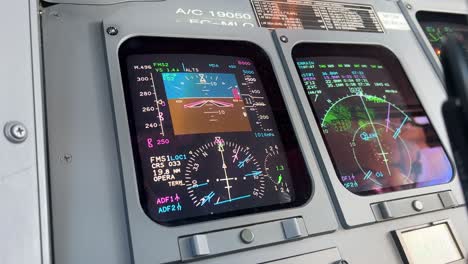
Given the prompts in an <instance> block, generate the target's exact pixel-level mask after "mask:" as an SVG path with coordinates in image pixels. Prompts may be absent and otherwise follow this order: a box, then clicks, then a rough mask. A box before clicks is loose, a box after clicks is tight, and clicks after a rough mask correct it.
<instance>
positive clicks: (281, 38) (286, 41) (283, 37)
mask: <svg viewBox="0 0 468 264" xmlns="http://www.w3.org/2000/svg"><path fill="white" fill-rule="evenodd" d="M280 40H281V41H282V42H284V43H288V41H289V39H288V37H286V36H281V37H280Z"/></svg>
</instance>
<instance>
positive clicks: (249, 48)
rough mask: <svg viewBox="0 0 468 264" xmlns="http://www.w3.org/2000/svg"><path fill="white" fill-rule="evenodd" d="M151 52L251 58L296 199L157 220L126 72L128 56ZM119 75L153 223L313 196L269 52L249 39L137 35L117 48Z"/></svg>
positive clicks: (143, 202)
mask: <svg viewBox="0 0 468 264" xmlns="http://www.w3.org/2000/svg"><path fill="white" fill-rule="evenodd" d="M151 54H153V55H154V54H199V55H201V56H203V55H218V56H232V57H244V58H248V59H250V60H252V61H253V62H254V65H255V67H256V70H257V72H258V75H259V77H260V79H261V81H262V84H263V86H264V87H263V88H264V90H265V92H266V94H267V97H268V99H269V102H270V105H271V109H272V112H273V115H274V118H275V122H276V124H277V127H278V131H279V135H280V141H281V142H282V143H283V145H284V149H285V154H286V157H287V160H288V164H289V167H290V168H291V177H292V181H293V188H294V193H295V199H294V200H293V201H292V202H289V203H284V204H274V205H269V206H262V207H252V208H246V209H240V210H235V211H228V212H223V213H217V214H211V215H203V216H196V217H191V218H183V219H178V220H171V221H158V220H156V219H154V218H152V217H151V216H150V214H149V213H148V209H149V206H148V205H147V202H146V201H147V199H146V198H145V195H146V192H145V190H144V183H143V182H144V179H143V170H142V166H141V158H140V154H139V148H138V142H137V128H136V126H135V120H134V118H133V115H134V113H133V104H132V100H131V95H130V91H129V86H130V83H129V79H128V72H127V58H128V57H129V56H131V55H151ZM118 57H119V63H120V74H121V77H122V84H123V90H124V95H125V103H126V110H127V120H128V126H129V131H130V140H131V144H132V150H133V159H134V167H135V172H136V178H137V179H136V180H137V187H138V195H139V200H140V205H141V207H142V209H143V211H144V212H145V214H146V215H147V216H148V217H149V218H150V219H152V220H153V221H154V222H156V223H158V224H161V225H165V226H179V225H185V224H193V223H198V222H204V221H208V220H215V219H222V218H226V217H234V216H241V215H248V214H253V213H260V212H268V211H273V210H279V209H287V208H294V207H299V206H302V205H304V204H306V203H307V202H308V201H309V200H310V199H311V197H312V196H313V181H312V177H311V175H310V173H309V170H308V167H307V165H306V162H305V159H304V156H303V154H302V150H301V147H300V145H299V142H298V139H297V136H296V133H295V131H294V127H293V125H292V120H291V117H290V115H289V111H288V109H287V108H286V104H285V102H284V99H283V97H282V96H281V94H282V92H281V90H280V88H279V85H278V82H277V79H276V75H275V73H274V70H273V67H272V64H271V61H270V59H269V57H268V55H267V54H266V53H265V52H264V51H263V49H261V48H260V47H259V46H257V45H255V44H253V43H250V42H246V41H225V40H206V39H185V38H166V37H149V36H136V37H132V38H129V39H127V40H125V41H124V42H123V43H122V44H121V45H120V47H119V49H118Z"/></svg>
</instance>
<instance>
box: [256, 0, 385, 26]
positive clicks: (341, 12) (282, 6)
mask: <svg viewBox="0 0 468 264" xmlns="http://www.w3.org/2000/svg"><path fill="white" fill-rule="evenodd" d="M251 3H252V6H253V9H254V12H255V14H256V17H257V22H258V24H259V25H260V26H261V27H265V28H271V29H275V28H287V29H316V30H338V31H356V32H375V33H384V28H383V26H382V24H381V23H380V21H379V18H378V16H377V14H376V12H375V10H374V8H373V7H372V6H370V5H360V4H347V3H338V2H329V1H312V0H269V1H267V0H251Z"/></svg>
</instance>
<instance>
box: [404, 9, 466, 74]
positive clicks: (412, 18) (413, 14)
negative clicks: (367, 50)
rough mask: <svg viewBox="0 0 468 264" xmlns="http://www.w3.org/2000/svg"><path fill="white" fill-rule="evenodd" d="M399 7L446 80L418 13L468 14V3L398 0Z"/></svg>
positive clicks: (437, 69) (431, 61) (435, 66)
mask: <svg viewBox="0 0 468 264" xmlns="http://www.w3.org/2000/svg"><path fill="white" fill-rule="evenodd" d="M397 5H398V7H399V8H400V10H401V13H402V14H403V15H404V16H405V18H406V20H407V21H408V24H409V26H410V28H411V30H412V32H413V34H414V36H415V37H416V39H417V40H418V42H419V45H420V47H421V49H422V50H423V51H424V53H425V54H426V56H427V59H428V60H429V62H430V63H431V64H432V67H433V68H434V71H435V72H436V73H437V75H438V76H439V78H440V80H441V81H442V82H445V80H444V73H443V69H442V64H441V62H440V59H439V57H438V56H437V54H436V52H435V51H434V49H433V47H432V45H431V43H430V42H429V40H428V39H427V37H426V34H425V33H424V29H423V28H422V27H421V24H420V23H419V20H418V18H417V14H418V13H419V12H430V13H440V14H444V13H446V14H454V15H468V4H467V3H466V2H464V1H456V0H447V1H424V0H408V1H403V0H398V2H397Z"/></svg>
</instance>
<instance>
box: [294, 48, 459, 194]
mask: <svg viewBox="0 0 468 264" xmlns="http://www.w3.org/2000/svg"><path fill="white" fill-rule="evenodd" d="M291 53H292V58H293V61H294V66H295V68H296V71H297V73H298V75H299V80H300V83H301V88H302V89H301V90H302V92H304V89H305V88H304V85H303V81H302V78H301V77H300V74H301V71H300V69H299V67H298V65H297V62H298V60H299V59H300V58H310V57H359V58H371V59H377V60H378V61H380V62H381V63H382V64H383V65H384V66H385V67H386V68H388V69H392V71H391V74H392V79H393V81H394V82H395V83H396V85H397V86H398V87H405V86H407V87H408V89H412V91H413V93H414V95H415V99H416V100H417V101H418V102H419V104H420V105H421V108H422V110H423V111H424V113H425V114H426V116H427V118H428V120H429V124H431V125H432V124H433V122H432V120H431V118H430V117H429V115H428V112H427V111H426V109H425V108H424V105H423V104H422V102H421V100H420V98H419V95H418V94H417V92H416V91H415V89H414V86H413V85H412V84H411V82H410V80H409V78H408V76H407V74H406V72H405V70H404V68H403V66H402V65H401V63H400V61H399V59H398V58H397V56H396V55H395V54H394V53H393V52H392V51H391V50H389V49H388V48H386V47H384V46H381V45H372V44H342V43H305V42H304V43H299V44H297V45H295V46H294V47H293V49H292V52H291ZM395 76H397V77H396V78H395ZM305 96H306V97H307V102H308V104H309V107H310V109H311V111H312V113H313V115H314V119H315V121H316V122H318V120H320V117H319V116H318V114H317V113H316V110H315V108H314V107H313V104H312V100H311V98H310V97H309V96H308V95H305ZM318 130H319V131H320V135H321V139H322V141H323V143H324V145H325V147H326V151H327V155H328V156H329V157H330V160H331V162H332V164H333V169H334V171H335V175H336V176H337V177H339V175H338V173H337V172H338V165H337V159H336V157H333V156H332V154H331V152H330V145H329V143H328V141H327V139H326V137H325V134H324V132H323V130H322V129H321V128H320V127H318ZM434 133H435V136H436V137H437V138H438V139H439V141H440V142H441V147H442V149H443V151H444V152H445V155H446V156H447V159H448V161H449V163H450V166H451V169H452V172H451V175H452V176H451V178H450V180H448V181H447V182H445V183H440V184H434V185H429V186H424V185H423V186H419V185H421V184H424V183H426V182H417V183H412V184H406V185H400V186H389V187H385V188H382V189H379V190H378V191H377V190H372V189H371V190H366V191H360V192H352V191H350V190H348V191H349V192H350V193H352V194H355V195H357V196H373V195H385V194H389V193H394V192H397V191H404V190H416V189H421V188H425V187H432V186H438V185H441V184H448V183H450V182H451V181H453V180H454V179H455V169H454V166H453V162H452V160H451V159H450V156H449V155H448V154H447V153H448V152H447V150H446V148H445V146H444V145H443V143H442V141H441V140H440V136H439V134H438V133H437V131H436V129H435V128H434ZM338 180H339V179H338ZM429 182H430V181H429ZM340 186H342V187H343V188H345V187H344V186H343V185H342V184H341V182H340Z"/></svg>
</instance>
